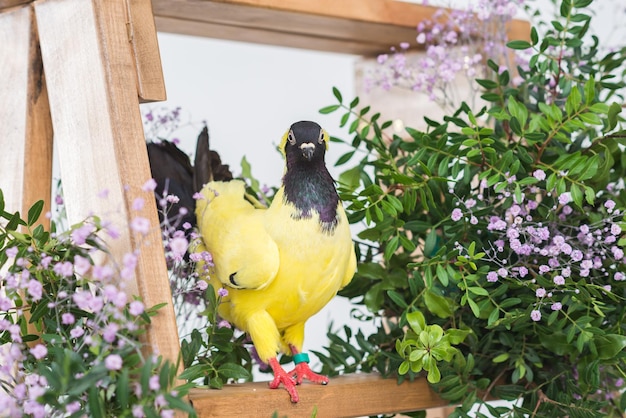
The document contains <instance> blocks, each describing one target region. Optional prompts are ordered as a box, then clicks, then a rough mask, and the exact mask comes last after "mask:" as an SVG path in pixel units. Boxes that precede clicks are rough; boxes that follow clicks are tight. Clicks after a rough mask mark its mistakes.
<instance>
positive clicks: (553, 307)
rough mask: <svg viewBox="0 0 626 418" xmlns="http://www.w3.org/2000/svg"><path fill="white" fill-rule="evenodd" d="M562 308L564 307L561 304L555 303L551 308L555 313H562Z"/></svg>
mask: <svg viewBox="0 0 626 418" xmlns="http://www.w3.org/2000/svg"><path fill="white" fill-rule="evenodd" d="M562 307H563V305H561V302H554V303H553V304H552V306H551V307H550V308H551V309H552V310H553V311H560V310H561V308H562Z"/></svg>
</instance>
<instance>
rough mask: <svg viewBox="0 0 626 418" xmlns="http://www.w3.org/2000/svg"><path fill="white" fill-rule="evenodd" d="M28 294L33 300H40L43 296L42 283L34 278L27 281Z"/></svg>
mask: <svg viewBox="0 0 626 418" xmlns="http://www.w3.org/2000/svg"><path fill="white" fill-rule="evenodd" d="M28 294H29V295H30V297H31V299H32V300H34V301H37V300H40V299H41V297H42V296H43V285H42V284H41V283H40V282H39V280H36V279H30V280H29V281H28Z"/></svg>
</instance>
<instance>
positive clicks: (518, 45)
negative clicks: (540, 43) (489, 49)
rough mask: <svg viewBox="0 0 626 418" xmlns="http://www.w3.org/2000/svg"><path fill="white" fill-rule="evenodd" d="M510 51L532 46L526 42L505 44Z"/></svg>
mask: <svg viewBox="0 0 626 418" xmlns="http://www.w3.org/2000/svg"><path fill="white" fill-rule="evenodd" d="M506 46H508V47H509V48H511V49H528V48H530V47H532V45H531V44H530V43H529V42H528V41H511V42H508V43H507V44H506Z"/></svg>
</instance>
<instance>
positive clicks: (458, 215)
mask: <svg viewBox="0 0 626 418" xmlns="http://www.w3.org/2000/svg"><path fill="white" fill-rule="evenodd" d="M462 217H463V211H461V209H459V208H454V209H453V210H452V214H451V215H450V218H451V219H452V220H453V221H454V222H457V221H459V220H460V219H461V218H462Z"/></svg>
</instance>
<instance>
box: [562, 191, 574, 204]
mask: <svg viewBox="0 0 626 418" xmlns="http://www.w3.org/2000/svg"><path fill="white" fill-rule="evenodd" d="M571 201H572V195H571V194H570V193H569V192H566V193H563V194H561V195H560V196H559V203H560V204H561V205H566V204H568V203H569V202H571Z"/></svg>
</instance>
